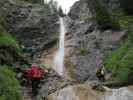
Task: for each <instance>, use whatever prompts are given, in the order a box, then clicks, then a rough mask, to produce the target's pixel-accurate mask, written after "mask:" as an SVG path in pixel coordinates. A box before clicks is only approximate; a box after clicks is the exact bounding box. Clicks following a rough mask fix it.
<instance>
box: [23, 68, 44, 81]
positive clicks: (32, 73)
mask: <svg viewBox="0 0 133 100" xmlns="http://www.w3.org/2000/svg"><path fill="white" fill-rule="evenodd" d="M26 76H27V78H28V79H29V80H41V79H43V78H44V71H43V70H41V69H39V68H38V67H37V66H32V67H31V69H29V70H27V71H26Z"/></svg>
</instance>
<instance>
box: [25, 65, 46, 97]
mask: <svg viewBox="0 0 133 100" xmlns="http://www.w3.org/2000/svg"><path fill="white" fill-rule="evenodd" d="M25 74H26V77H27V79H28V80H29V81H31V84H32V92H33V95H34V96H35V95H37V89H38V88H39V84H40V81H41V80H42V79H43V78H44V74H45V73H44V71H43V70H42V69H41V68H39V67H38V66H37V65H32V66H31V68H30V69H28V70H26V73H25Z"/></svg>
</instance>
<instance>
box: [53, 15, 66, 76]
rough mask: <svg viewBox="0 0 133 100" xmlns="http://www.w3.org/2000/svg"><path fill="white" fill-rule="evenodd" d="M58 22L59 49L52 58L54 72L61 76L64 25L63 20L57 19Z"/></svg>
mask: <svg viewBox="0 0 133 100" xmlns="http://www.w3.org/2000/svg"><path fill="white" fill-rule="evenodd" d="M59 21H60V37H59V49H58V51H57V53H56V55H55V57H54V66H53V67H54V70H55V71H56V72H57V73H58V74H59V75H63V71H64V51H65V47H64V41H65V33H66V29H65V23H64V20H63V18H61V17H60V18H59Z"/></svg>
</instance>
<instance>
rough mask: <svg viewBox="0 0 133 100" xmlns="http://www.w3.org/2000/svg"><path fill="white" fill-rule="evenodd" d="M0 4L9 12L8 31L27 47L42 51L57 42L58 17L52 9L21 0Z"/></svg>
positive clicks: (2, 8)
mask: <svg viewBox="0 0 133 100" xmlns="http://www.w3.org/2000/svg"><path fill="white" fill-rule="evenodd" d="M0 4H1V5H2V6H1V10H2V11H4V12H7V13H6V14H5V19H6V28H7V30H8V31H9V32H10V33H12V34H13V35H15V36H16V37H17V39H18V40H20V41H21V42H22V43H24V44H25V45H26V46H28V47H31V46H32V47H33V48H36V49H37V50H41V49H45V48H46V47H47V44H50V43H51V42H52V43H53V41H56V40H57V36H56V35H57V34H58V27H59V25H58V24H57V23H56V22H57V21H58V17H57V15H56V14H54V13H51V12H50V9H48V8H46V7H45V6H43V5H39V4H30V3H27V2H23V1H19V0H12V1H10V0H4V1H0Z"/></svg>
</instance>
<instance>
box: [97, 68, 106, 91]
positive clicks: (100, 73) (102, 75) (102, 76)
mask: <svg viewBox="0 0 133 100" xmlns="http://www.w3.org/2000/svg"><path fill="white" fill-rule="evenodd" d="M96 76H97V78H98V80H99V88H100V90H102V89H103V82H104V81H105V69H104V66H102V67H100V68H99V69H98V70H97V72H96Z"/></svg>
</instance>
